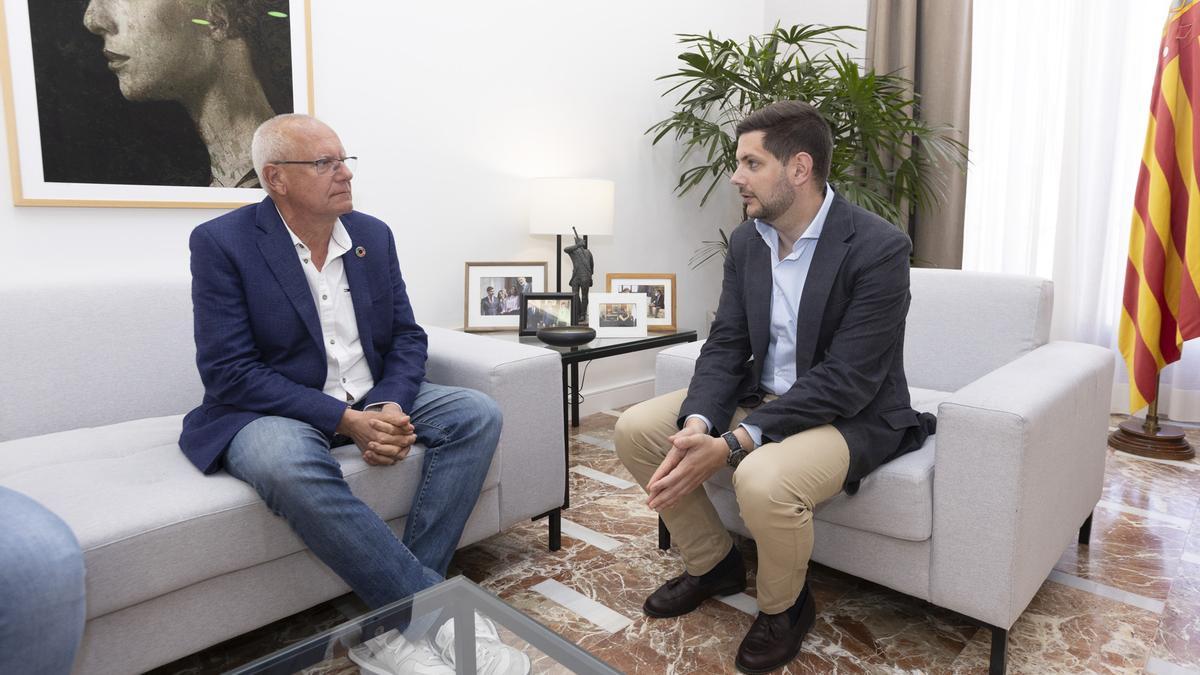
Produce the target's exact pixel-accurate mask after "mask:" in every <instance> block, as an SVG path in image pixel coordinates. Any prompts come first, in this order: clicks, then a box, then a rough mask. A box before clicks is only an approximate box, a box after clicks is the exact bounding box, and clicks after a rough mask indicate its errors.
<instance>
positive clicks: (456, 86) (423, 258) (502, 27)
mask: <svg viewBox="0 0 1200 675" xmlns="http://www.w3.org/2000/svg"><path fill="white" fill-rule="evenodd" d="M762 11H763V8H762V5H761V4H760V3H740V2H729V1H728V0H686V1H685V0H671V1H670V2H652V3H647V2H633V1H631V0H615V1H610V2H604V3H601V2H572V3H563V2H554V1H552V0H511V1H509V2H504V3H496V2H490V1H483V0H464V1H462V2H452V3H398V2H397V3H391V2H389V3H383V2H367V1H365V0H346V1H343V2H336V3H334V2H323V1H318V2H313V3H312V15H313V33H314V34H313V53H314V63H315V65H314V71H315V72H314V78H315V89H316V95H315V102H316V112H317V115H318V116H320V117H322V118H324V119H325V120H326V121H327V122H329V123H330V124H331V125H332V126H333V127H334V128H335V129H336V130H337V131H339V133H340V134H341V136H342V139H343V141H344V143H345V145H346V147H347V149H348V150H350V151H351V152H353V153H357V154H358V155H360V156H361V160H360V161H359V165H358V175H357V177H356V178H355V196H356V199H355V206H356V208H358V209H359V210H362V211H365V212H368V213H371V214H373V215H376V216H378V217H380V218H382V219H384V220H385V221H387V222H388V223H389V224H390V225H391V226H392V228H393V229H394V230H395V232H396V239H397V242H398V245H399V249H400V250H399V255H400V262H401V267H402V270H403V271H404V274H405V277H406V280H407V281H408V283H409V292H410V293H411V295H412V301H413V305H414V307H415V310H416V312H417V316H418V319H419V320H421V321H422V322H423V323H426V324H431V325H440V326H460V325H462V305H463V300H462V298H463V262H464V261H467V260H475V261H493V260H549V261H550V262H551V265H550V269H551V275H553V260H554V258H553V254H554V252H553V250H552V249H553V246H554V240H553V238H551V237H531V236H530V235H529V234H528V232H527V226H526V222H525V218H526V195H527V181H526V179H527V178H529V177H534V176H544V175H561V176H575V177H604V178H611V179H613V180H615V181H616V186H617V198H616V223H615V226H614V234H613V236H611V237H596V238H593V239H592V241H591V248H592V250H593V253H594V255H595V259H596V272H597V274H596V278H597V288H594V289H593V290H603V288H600V286H602V285H603V283H604V275H605V273H607V272H639V271H644V272H675V273H676V274H677V275H678V288H679V297H680V302H681V304H680V306H679V316H678V323H679V325H680V326H686V327H695V328H703V327H704V326H706V321H705V318H704V317H705V316H706V315H707V312H708V310H710V309H712V308H714V307H715V305H716V294H717V291H718V287H719V274H720V270H719V264H709V265H708V266H706V267H705V268H703V269H701V270H699V271H691V270H689V269H688V265H687V261H688V258H689V257H690V255H691V253H692V251H693V250H694V249H695V248H696V247H697V245H698V243H699V241H700V240H701V239H707V238H709V237H710V236H711V235H712V234H713V233H714V232H715V227H716V226H717V225H728V224H730V223H736V222H737V220H738V217H739V213H740V212H739V210H738V208H737V206H736V204H735V201H734V200H733V198H732V192H731V191H725V192H723V193H721V194H719V195H717V197H716V198H715V199H714V200H712V201H711V202H710V203H709V204H708V205H707V206H706V207H705V208H704V209H703V210H701V209H699V208H698V205H697V202H698V200H697V199H696V198H692V197H689V198H686V199H679V198H677V197H676V196H675V195H674V194H673V192H672V189H673V188H674V185H675V182H676V180H677V177H678V174H679V171H680V165H679V164H678V161H677V160H678V150H677V149H676V148H674V147H673V145H671V144H669V143H664V144H660V146H658V147H651V145H650V140H649V138H648V137H646V136H644V135H643V131H645V129H646V128H648V127H649V126H650V125H651V124H653V123H654V122H656V121H658V120H659V119H661V118H663V117H665V116H666V115H667V114H668V110H669V104H670V101H669V100H667V99H663V98H661V97H660V93H661V91H662V90H663V89H664V88H665V87H664V85H663V83H660V82H655V81H654V78H655V77H656V76H658V75H661V74H664V73H668V72H671V71H673V70H674V69H675V68H676V63H677V62H676V59H675V57H676V55H677V53H678V52H679V49H678V46H677V44H676V38H675V37H674V36H675V34H676V33H684V32H703V31H708V30H713V31H714V32H716V33H718V34H722V35H747V34H749V33H751V32H754V31H757V30H759V27H760V26H761V25H762V22H763V14H762ZM2 140H3V139H0V141H2ZM3 152H4V153H5V155H7V147H5V148H3ZM0 173H2V174H3V175H0V190H3V193H2V194H0V241H3V242H4V248H5V249H6V252H7V255H6V256H5V261H4V263H3V264H0V279H2V280H3V281H2V282H3V283H8V284H23V283H30V284H35V283H46V282H47V281H56V280H79V279H85V280H95V281H96V283H103V282H104V281H105V280H108V279H113V278H118V277H132V278H136V279H143V280H146V281H151V282H152V281H153V280H156V279H163V278H168V277H182V278H186V277H187V276H188V252H187V236H188V233H189V232H190V231H191V229H192V227H194V226H195V225H196V224H198V223H200V222H202V221H204V220H206V219H209V218H211V217H214V216H216V215H218V214H219V213H221V211H219V210H198V209H97V208H50V207H20V208H17V207H13V206H12V205H11V204H12V195H11V184H10V177H9V175H8V174H9V171H8V165H7V163H6V164H5V165H4V168H3V169H0ZM564 266H566V267H567V270H565V271H564V275H568V274H569V262H564ZM551 287H553V280H551ZM652 373H653V359H652V355H642V358H627V357H621V358H620V359H611V360H609V361H599V362H596V363H595V364H594V365H593V366H592V367H591V369H590V370H589V374H588V380H587V386H586V387H585V392H586V391H588V390H593V391H599V390H601V389H605V388H609V387H613V386H618V385H620V384H623V383H627V382H630V381H634V382H643V383H644V382H646V381H648V380H649V378H651V377H652ZM643 391H645V387H644V385H643ZM625 402H628V401H625ZM620 403H622V401H611V402H609V404H611V405H617V404H620Z"/></svg>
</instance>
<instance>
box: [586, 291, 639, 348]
mask: <svg viewBox="0 0 1200 675" xmlns="http://www.w3.org/2000/svg"><path fill="white" fill-rule="evenodd" d="M588 325H589V326H591V327H592V328H594V329H595V330H596V337H598V338H606V337H646V296H645V295H642V294H641V293H592V294H591V297H590V298H589V299H588Z"/></svg>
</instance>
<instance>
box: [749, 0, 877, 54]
mask: <svg viewBox="0 0 1200 675" xmlns="http://www.w3.org/2000/svg"><path fill="white" fill-rule="evenodd" d="M763 4H764V12H763V28H764V29H765V30H771V29H773V28H774V27H775V23H776V22H778V23H779V25H780V26H785V27H786V26H794V25H796V24H801V23H819V24H824V25H826V26H858V27H859V28H866V27H867V8H868V5H869V4H870V0H764V2H763ZM866 35H867V34H866V32H861V33H860V32H858V31H844V32H842V34H841V36H842V38H844V39H845V40H846V41H847V42H850V43H851V44H853V45H854V48H853V49H852V50H851V51H853V52H854V54H855V55H856V56H860V57H861V56H863V55H864V54H865V47H864V45H865V44H866Z"/></svg>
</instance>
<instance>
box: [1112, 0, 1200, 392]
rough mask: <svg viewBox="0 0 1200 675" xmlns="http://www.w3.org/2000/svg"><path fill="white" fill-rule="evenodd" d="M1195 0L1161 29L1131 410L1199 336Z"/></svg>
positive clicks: (1144, 183)
mask: <svg viewBox="0 0 1200 675" xmlns="http://www.w3.org/2000/svg"><path fill="white" fill-rule="evenodd" d="M1196 110H1200V0H1176V1H1175V3H1174V5H1173V6H1172V7H1171V11H1170V14H1169V16H1168V17H1167V26H1166V28H1165V29H1164V30H1163V39H1162V48H1161V49H1160V54H1159V61H1158V72H1157V73H1156V74H1155V76H1154V93H1153V95H1152V96H1151V99H1150V125H1149V129H1147V131H1146V146H1145V150H1144V151H1143V152H1142V166H1141V171H1140V172H1139V173H1138V182H1137V192H1136V194H1135V196H1134V205H1133V227H1132V230H1131V232H1130V236H1129V260H1128V261H1127V264H1126V268H1125V300H1124V303H1123V311H1122V312H1121V327H1120V334H1119V338H1118V344H1119V345H1120V348H1121V355H1122V356H1123V357H1125V363H1126V365H1127V366H1128V368H1129V382H1130V386H1129V407H1130V412H1137V411H1138V410H1140V409H1142V408H1143V407H1145V406H1146V405H1148V404H1149V403H1151V402H1152V401H1153V400H1154V399H1155V397H1156V396H1157V395H1158V392H1157V389H1156V387H1157V380H1158V373H1159V371H1160V370H1162V369H1163V368H1165V367H1166V366H1167V364H1170V363H1174V362H1175V361H1178V360H1179V357H1180V352H1181V350H1182V349H1183V342H1184V341H1185V340H1190V339H1193V338H1198V337H1200V293H1198V292H1197V289H1198V288H1200V185H1198V184H1197V180H1198V177H1200V135H1198V132H1200V130H1197V129H1196V128H1195V124H1196V122H1195V120H1194V114H1195V111H1196Z"/></svg>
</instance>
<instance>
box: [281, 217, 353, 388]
mask: <svg viewBox="0 0 1200 675" xmlns="http://www.w3.org/2000/svg"><path fill="white" fill-rule="evenodd" d="M279 218H280V220H283V214H282V213H281V214H279ZM284 225H285V226H286V225H287V221H284ZM287 232H288V236H290V237H291V238H292V243H293V244H295V246H296V255H297V256H299V257H300V267H301V269H303V270H304V279H305V281H307V282H308V290H309V292H311V293H312V298H313V302H314V303H315V304H316V308H317V316H318V318H319V319H320V322H321V343H322V344H323V345H324V347H325V365H326V374H325V386H324V387H323V388H322V391H323V392H325V393H326V394H328V395H330V396H332V397H334V398H336V399H338V400H339V401H346V402H347V403H351V404H353V403H354V402H355V401H357V400H358V399H360V398H362V397H363V396H366V395H367V393H368V392H369V391H371V388H372V387H374V386H375V379H374V378H373V377H372V376H371V368H370V366H369V365H368V364H367V359H366V357H365V356H364V354H363V348H362V343H361V342H359V338H358V319H357V317H356V316H355V314H354V300H353V299H352V298H351V297H350V284H349V283H348V282H347V280H346V269H345V265H344V264H343V263H342V256H343V255H345V254H346V253H347V252H349V251H350V246H351V243H352V242H351V240H350V233H348V232H346V227H345V226H344V225H342V221H341V219H338V220H337V222H335V223H334V225H333V232H332V233H331V234H330V236H329V250H328V252H327V253H326V255H325V264H324V265H322V266H321V269H320V271H318V270H317V266H316V265H315V264H314V263H313V261H312V256H311V251H310V250H309V248H308V247H307V246H305V245H304V242H302V241H300V238H299V237H297V236H296V233H295V232H292V228H291V227H290V226H289V227H288V228H287Z"/></svg>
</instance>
